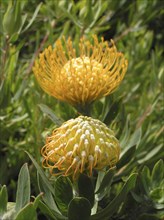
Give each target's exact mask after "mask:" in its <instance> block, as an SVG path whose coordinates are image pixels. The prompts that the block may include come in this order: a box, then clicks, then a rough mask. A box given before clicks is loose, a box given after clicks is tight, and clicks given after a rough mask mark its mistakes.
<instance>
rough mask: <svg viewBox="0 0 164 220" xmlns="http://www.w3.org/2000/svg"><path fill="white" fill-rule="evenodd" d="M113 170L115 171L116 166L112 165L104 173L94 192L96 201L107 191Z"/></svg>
mask: <svg viewBox="0 0 164 220" xmlns="http://www.w3.org/2000/svg"><path fill="white" fill-rule="evenodd" d="M115 172H116V167H112V168H111V169H109V170H108V172H107V173H106V174H105V176H104V178H103V180H102V183H101V185H100V187H99V189H98V190H97V191H96V192H95V193H96V194H98V195H96V199H97V200H98V201H99V200H101V199H102V198H103V197H104V196H105V194H106V192H108V190H109V188H110V186H111V183H112V180H113V176H114V174H115Z"/></svg>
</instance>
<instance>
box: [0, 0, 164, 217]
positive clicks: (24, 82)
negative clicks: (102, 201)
mask: <svg viewBox="0 0 164 220" xmlns="http://www.w3.org/2000/svg"><path fill="white" fill-rule="evenodd" d="M163 3H164V1H162V0H132V1H129V0H51V1H49V0H43V1H40V0H17V1H16V0H13V1H11V0H2V1H1V7H0V13H1V19H0V30H1V41H0V47H1V51H0V53H1V75H0V81H1V84H0V107H1V114H0V126H1V127H0V136H1V139H0V184H1V185H3V184H6V185H7V186H8V193H9V198H10V200H11V201H12V200H15V191H16V185H17V176H18V173H19V170H20V167H21V166H22V164H23V163H24V162H28V161H29V159H28V157H27V155H26V154H25V152H24V151H25V150H27V151H28V152H30V153H31V154H32V155H33V156H34V157H35V159H36V160H37V162H38V163H40V161H41V157H40V149H41V147H42V146H43V145H44V141H45V137H46V136H47V135H48V134H49V133H51V131H52V129H53V128H54V127H56V126H58V124H59V123H60V122H62V121H65V120H68V119H70V118H72V117H76V116H78V115H79V113H78V112H77V111H76V109H74V108H73V107H71V106H69V105H68V104H66V103H63V102H60V101H58V100H55V99H54V98H52V97H49V96H48V95H47V94H45V93H44V92H43V91H42V90H41V88H40V87H39V85H38V83H37V82H36V80H35V77H34V75H33V72H32V66H33V63H34V60H35V59H36V58H37V56H38V54H39V53H40V52H41V51H42V50H43V49H44V48H46V47H47V46H49V45H54V43H55V41H56V40H57V39H58V38H61V37H62V36H63V35H64V36H66V38H68V37H71V38H72V39H73V42H74V44H75V45H77V44H78V42H79V38H80V37H81V36H83V35H85V36H86V37H87V38H90V37H91V36H92V35H93V34H97V35H98V37H99V38H101V37H102V36H103V37H104V38H105V40H107V41H109V40H110V39H114V41H115V43H116V46H117V48H118V50H119V51H121V52H123V53H124V54H125V56H126V58H127V59H128V62H129V66H128V71H127V74H126V76H125V78H124V80H123V82H122V83H121V85H120V86H119V88H118V89H117V91H115V93H114V94H112V95H110V96H108V97H106V98H102V99H101V100H97V101H96V102H95V103H94V104H93V105H92V108H91V116H92V117H94V118H98V119H100V120H101V121H103V122H104V123H106V124H107V125H108V126H109V127H110V128H112V129H114V131H115V133H116V135H117V138H118V139H120V142H121V147H122V154H121V160H120V162H119V163H118V168H120V170H119V171H118V172H117V173H116V175H115V177H114V182H115V183H118V182H119V181H120V180H121V179H122V178H125V177H126V176H129V174H130V173H131V172H132V171H133V170H137V171H140V170H141V169H142V168H143V166H144V165H147V166H148V167H149V169H153V167H154V165H155V163H156V162H157V161H158V160H159V159H161V158H164V151H163V150H164V148H163V143H164V140H163V131H164V124H163V122H164V114H163V112H164V111H163V108H164V105H163V102H164V99H163V98H164V97H163V96H164V91H163V88H164V87H163V85H164V74H163V73H164V65H163V36H164V35H163V31H164V29H163V26H162V23H163V18H164V16H163V15H164V7H163V5H164V4H163ZM29 164H31V162H29ZM121 168H122V169H121ZM29 169H30V170H31V171H30V172H31V173H30V174H31V178H32V180H33V181H32V184H33V185H34V188H33V191H34V192H33V194H35V195H36V194H37V193H38V189H37V187H36V184H35V182H36V180H35V171H34V169H33V166H32V165H31V166H30V167H29ZM118 187H119V186H118ZM114 188H116V189H115V190H116V192H117V185H116V187H114ZM136 190H137V189H136ZM134 194H135V192H134ZM129 199H130V198H129ZM127 218H128V217H127ZM133 219H134V218H133ZM141 219H142V218H141Z"/></svg>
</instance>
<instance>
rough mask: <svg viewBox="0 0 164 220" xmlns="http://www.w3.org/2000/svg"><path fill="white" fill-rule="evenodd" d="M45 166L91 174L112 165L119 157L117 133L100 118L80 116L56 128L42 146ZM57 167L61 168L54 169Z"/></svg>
mask: <svg viewBox="0 0 164 220" xmlns="http://www.w3.org/2000/svg"><path fill="white" fill-rule="evenodd" d="M41 153H42V156H43V158H44V159H43V166H44V167H47V168H50V172H51V174H52V175H58V174H62V175H65V176H68V175H72V176H73V179H76V177H77V176H78V175H79V173H83V172H86V173H87V174H88V175H89V176H91V175H92V171H93V169H95V170H102V169H103V168H105V167H113V166H115V164H116V163H117V161H118V160H119V154H120V147H119V142H118V140H117V139H116V138H115V136H114V133H113V131H112V130H110V129H109V128H108V127H107V126H106V125H105V124H103V123H102V122H101V121H99V120H96V119H93V118H90V117H87V116H80V117H78V118H76V119H71V120H69V121H67V122H65V123H64V124H63V125H62V126H61V127H59V128H57V129H55V130H54V132H53V133H52V136H50V137H48V138H47V140H46V145H45V146H44V147H43V148H42V151H41ZM55 169H58V171H60V172H57V173H56V172H55Z"/></svg>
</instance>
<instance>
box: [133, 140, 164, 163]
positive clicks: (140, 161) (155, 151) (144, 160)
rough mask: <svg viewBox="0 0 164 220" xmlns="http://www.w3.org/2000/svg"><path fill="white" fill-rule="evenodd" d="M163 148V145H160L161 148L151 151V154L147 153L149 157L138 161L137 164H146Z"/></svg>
mask: <svg viewBox="0 0 164 220" xmlns="http://www.w3.org/2000/svg"><path fill="white" fill-rule="evenodd" d="M162 148H163V144H160V145H159V146H157V147H155V148H153V150H151V151H150V152H149V153H147V155H146V156H145V157H144V158H142V159H140V160H138V161H137V162H138V163H139V164H142V163H145V162H146V161H148V160H150V159H151V158H153V157H154V156H155V155H156V154H157V153H158V152H159V151H160V150H161V149H162Z"/></svg>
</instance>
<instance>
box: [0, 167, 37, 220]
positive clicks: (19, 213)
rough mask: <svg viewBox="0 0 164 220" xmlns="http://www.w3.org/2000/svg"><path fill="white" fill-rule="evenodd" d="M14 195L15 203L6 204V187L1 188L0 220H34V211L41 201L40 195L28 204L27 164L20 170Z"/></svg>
mask: <svg viewBox="0 0 164 220" xmlns="http://www.w3.org/2000/svg"><path fill="white" fill-rule="evenodd" d="M16 194H17V195H16V202H14V203H11V202H8V193H7V189H6V186H2V187H1V189H0V218H1V219H2V220H8V219H15V220H25V219H27V217H28V218H30V219H32V220H36V219H37V212H36V209H37V207H38V203H39V200H40V199H41V194H40V195H38V196H37V197H36V198H35V199H34V201H33V202H30V176H29V170H28V167H27V164H24V165H23V166H22V168H21V170H20V173H19V176H18V186H17V192H16Z"/></svg>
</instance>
